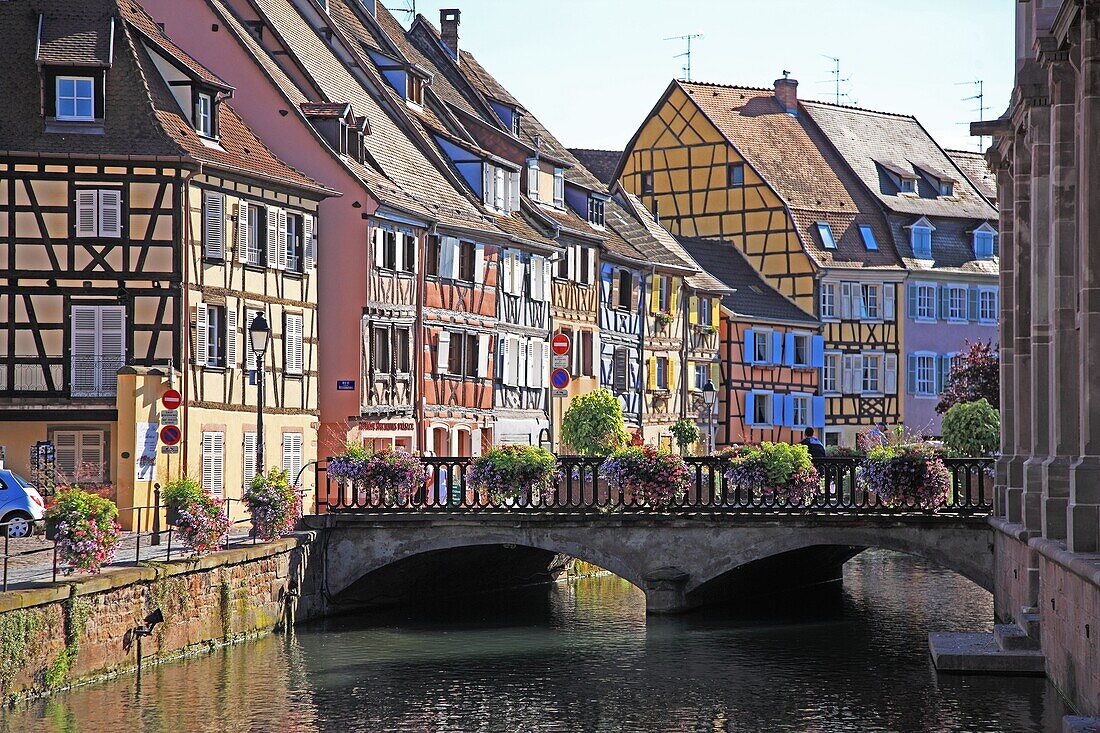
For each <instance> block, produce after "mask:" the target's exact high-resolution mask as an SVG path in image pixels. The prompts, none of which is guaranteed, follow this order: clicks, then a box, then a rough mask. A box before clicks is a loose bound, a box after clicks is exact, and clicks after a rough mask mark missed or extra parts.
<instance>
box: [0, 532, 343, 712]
mask: <svg viewBox="0 0 1100 733" xmlns="http://www.w3.org/2000/svg"><path fill="white" fill-rule="evenodd" d="M317 544H318V543H317V542H316V533H313V532H302V533H298V534H296V535H293V536H291V537H286V538H283V539H281V540H278V541H276V542H271V543H265V544H259V545H249V546H246V547H240V548H233V549H230V550H226V551H224V552H218V553H214V554H212V555H208V556H207V557H204V558H201V559H199V560H196V561H186V560H181V561H175V562H171V563H142V564H141V565H139V566H137V567H123V568H110V569H108V570H107V571H105V572H104V573H103V574H101V575H97V576H91V577H89V576H72V577H70V578H67V579H65V581H64V582H59V583H55V584H50V585H48V586H43V587H37V588H32V589H25V590H13V591H8V592H6V593H0V695H2V696H3V698H4V699H12V698H17V697H22V696H27V695H33V694H36V693H41V692H45V691H48V690H53V689H58V688H61V687H66V686H69V685H72V684H74V683H77V682H82V681H88V680H92V679H96V678H100V677H105V676H109V675H112V674H116V673H119V672H123V671H126V670H129V669H132V668H134V667H135V666H136V664H137V647H138V645H137V644H136V643H135V641H136V640H135V638H134V633H133V630H134V628H135V627H139V626H142V625H143V624H144V623H145V619H146V617H147V616H148V615H149V614H150V613H151V612H153V611H154V610H156V609H158V608H159V609H160V611H161V612H162V613H163V615H164V622H163V623H160V624H158V625H157V626H156V627H155V628H154V630H153V633H152V635H151V636H149V637H147V638H145V639H144V640H143V643H142V656H143V664H150V663H153V662H156V661H159V660H163V659H168V658H171V657H176V656H181V655H183V654H188V653H192V652H198V651H205V650H209V649H211V648H213V647H215V646H217V645H219V644H226V643H230V642H232V641H236V640H239V639H242V638H247V637H249V636H255V635H258V634H262V633H265V632H268V631H271V630H272V629H275V628H277V627H279V626H281V625H282V624H286V623H294V622H295V621H301V620H305V619H307V618H312V617H314V616H316V615H319V614H320V613H321V612H322V611H323V609H324V605H325V604H324V599H323V597H322V594H321V593H320V590H319V589H320V583H319V582H317V581H318V578H319V576H320V572H321V570H320V567H319V566H320V563H319V562H315V563H311V562H310V556H311V553H312V552H313V550H314V548H315V547H316V546H317Z"/></svg>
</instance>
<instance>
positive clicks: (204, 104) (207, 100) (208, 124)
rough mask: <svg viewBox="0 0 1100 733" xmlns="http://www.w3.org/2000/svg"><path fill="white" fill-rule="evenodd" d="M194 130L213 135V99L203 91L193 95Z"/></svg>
mask: <svg viewBox="0 0 1100 733" xmlns="http://www.w3.org/2000/svg"><path fill="white" fill-rule="evenodd" d="M195 132H197V133H199V134H200V135H203V136H204V137H214V100H213V99H212V98H211V97H210V95H209V94H204V93H203V92H199V93H198V94H196V95H195Z"/></svg>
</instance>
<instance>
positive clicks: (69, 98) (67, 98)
mask: <svg viewBox="0 0 1100 733" xmlns="http://www.w3.org/2000/svg"><path fill="white" fill-rule="evenodd" d="M55 88H56V90H57V105H56V107H57V109H56V117H57V119H59V120H66V121H70V122H91V121H92V120H94V119H95V80H94V79H93V78H92V77H90V76H59V77H57V81H56V87H55Z"/></svg>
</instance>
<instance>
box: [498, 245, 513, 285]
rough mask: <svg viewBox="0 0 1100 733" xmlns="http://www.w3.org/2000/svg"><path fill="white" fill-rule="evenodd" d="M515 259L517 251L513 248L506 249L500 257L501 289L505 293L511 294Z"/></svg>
mask: <svg viewBox="0 0 1100 733" xmlns="http://www.w3.org/2000/svg"><path fill="white" fill-rule="evenodd" d="M514 261H515V252H513V251H512V250H510V249H508V250H504V251H503V252H502V253H501V257H500V274H501V290H502V291H503V292H505V293H509V294H511V293H512V292H513V288H512V275H513V273H512V267H513V263H514Z"/></svg>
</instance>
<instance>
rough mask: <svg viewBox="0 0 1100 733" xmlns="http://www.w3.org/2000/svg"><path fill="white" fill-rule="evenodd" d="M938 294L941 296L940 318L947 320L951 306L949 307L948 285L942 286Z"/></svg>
mask: <svg viewBox="0 0 1100 733" xmlns="http://www.w3.org/2000/svg"><path fill="white" fill-rule="evenodd" d="M937 293H938V294H939V296H940V297H939V298H938V300H939V306H940V307H939V317H940V318H947V314H948V312H949V310H950V309H949V305H948V297H949V295H948V294H949V289H948V287H947V286H946V285H940V286H939V288H938V290H937Z"/></svg>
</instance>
